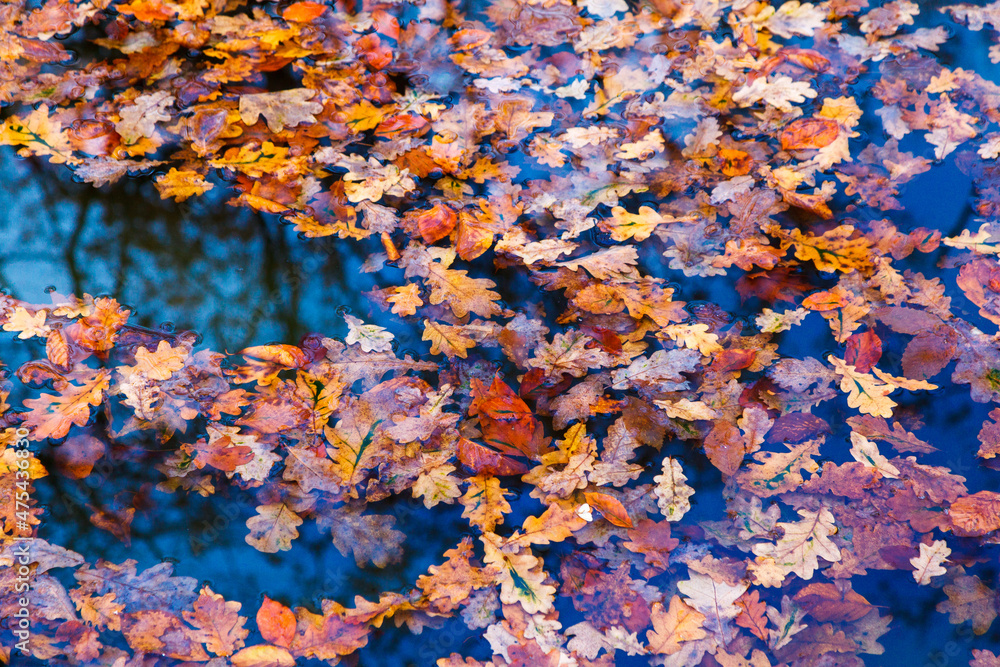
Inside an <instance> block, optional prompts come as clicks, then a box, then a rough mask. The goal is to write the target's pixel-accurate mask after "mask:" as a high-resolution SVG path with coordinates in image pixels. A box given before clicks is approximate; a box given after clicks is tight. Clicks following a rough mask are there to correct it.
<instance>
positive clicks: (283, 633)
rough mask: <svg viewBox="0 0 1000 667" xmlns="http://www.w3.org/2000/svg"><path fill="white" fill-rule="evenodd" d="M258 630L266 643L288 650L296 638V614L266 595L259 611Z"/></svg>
mask: <svg viewBox="0 0 1000 667" xmlns="http://www.w3.org/2000/svg"><path fill="white" fill-rule="evenodd" d="M257 629H258V630H260V634H261V635H262V636H263V637H264V639H265V640H266V641H269V642H271V643H272V644H277V645H278V646H284V647H285V648H287V647H288V646H289V645H290V644H291V643H292V640H293V639H294V638H295V614H293V613H292V610H291V609H289V608H288V607H286V606H285V605H283V604H281V603H280V602H275V601H274V600H272V599H271V598H269V597H267V596H266V595H265V596H264V601H263V602H262V603H261V605H260V609H258V610H257Z"/></svg>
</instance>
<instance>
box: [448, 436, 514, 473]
mask: <svg viewBox="0 0 1000 667" xmlns="http://www.w3.org/2000/svg"><path fill="white" fill-rule="evenodd" d="M458 460H459V461H461V462H462V465H464V466H465V467H467V468H469V469H470V470H472V472H474V473H476V474H479V473H485V474H488V475H497V476H501V475H523V474H524V473H526V472H528V466H526V465H524V464H523V463H521V462H520V461H515V460H514V459H512V458H510V457H508V456H504V455H503V454H501V453H499V452H495V451H493V450H492V449H490V448H488V447H483V446H482V445H480V444H478V443H475V442H472V441H471V440H469V439H467V438H459V439H458Z"/></svg>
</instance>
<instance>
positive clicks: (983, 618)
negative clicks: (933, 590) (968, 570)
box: [937, 575, 997, 635]
mask: <svg viewBox="0 0 1000 667" xmlns="http://www.w3.org/2000/svg"><path fill="white" fill-rule="evenodd" d="M944 592H945V594H946V595H947V596H948V599H947V600H945V601H943V602H939V603H938V605H937V611H938V612H939V613H942V614H948V621H949V622H950V623H952V624H956V625H957V624H959V623H964V622H965V621H972V631H973V632H974V633H975V634H977V635H983V634H986V632H987V631H988V630H989V629H990V626H991V625H993V619H995V618H996V617H997V603H996V592H995V591H993V590H991V589H990V588H989V586H987V585H986V584H984V583H983V582H982V581H980V579H979V577H977V576H975V575H971V576H969V575H960V576H958V577H956V578H955V580H954V581H953V582H952V583H950V584H946V585H945V586H944Z"/></svg>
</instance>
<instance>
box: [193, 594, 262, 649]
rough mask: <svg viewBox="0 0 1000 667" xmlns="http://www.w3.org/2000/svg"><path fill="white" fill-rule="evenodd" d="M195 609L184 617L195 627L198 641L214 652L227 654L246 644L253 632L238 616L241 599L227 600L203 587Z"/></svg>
mask: <svg viewBox="0 0 1000 667" xmlns="http://www.w3.org/2000/svg"><path fill="white" fill-rule="evenodd" d="M193 606H194V611H193V612H189V611H185V612H184V614H183V615H184V620H185V621H187V622H188V623H190V624H191V625H192V626H194V627H195V629H196V630H195V632H194V634H193V637H194V639H195V641H199V642H201V643H203V644H205V646H206V648H207V649H208V650H209V651H211V652H212V653H214V654H215V655H220V656H228V655H232V654H233V653H234V652H235V651H237V650H239V649H240V648H242V647H243V643H244V640H245V639H246V638H247V636H248V635H249V634H250V631H249V630H247V629H246V628H244V627H243V623H244V622H246V619H245V618H243V617H242V616H240V615H239V611H240V607H241V606H242V605H241V604H240V603H239V602H226V601H225V600H224V599H223V597H222V596H221V595H219V594H217V593H214V592H212V589H210V588H209V587H208V586H205V587H204V588H202V589H201V593H200V595H199V596H198V599H197V600H195V601H194V605H193Z"/></svg>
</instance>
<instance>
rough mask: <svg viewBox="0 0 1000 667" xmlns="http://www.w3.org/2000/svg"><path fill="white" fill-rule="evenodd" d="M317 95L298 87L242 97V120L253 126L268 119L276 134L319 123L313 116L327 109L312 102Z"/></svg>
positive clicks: (269, 127)
mask: <svg viewBox="0 0 1000 667" xmlns="http://www.w3.org/2000/svg"><path fill="white" fill-rule="evenodd" d="M300 4H301V3H300ZM315 94H316V93H315V91H313V90H309V89H307V88H297V89H292V90H282V91H281V92H277V93H256V94H252V95H240V120H242V121H243V122H244V123H245V124H246V125H253V124H254V123H256V122H257V119H258V118H260V117H261V116H264V118H265V119H266V120H267V127H268V129H269V130H271V131H272V132H281V131H282V130H283V129H285V128H286V127H295V126H296V125H300V124H302V123H315V122H316V117H315V116H314V115H313V114H317V113H319V112H321V111H322V110H323V105H322V104H320V103H319V102H313V101H311V100H312V98H313V96H315Z"/></svg>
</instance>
